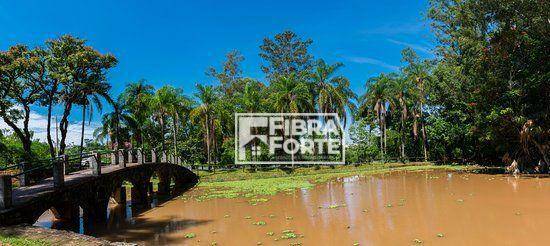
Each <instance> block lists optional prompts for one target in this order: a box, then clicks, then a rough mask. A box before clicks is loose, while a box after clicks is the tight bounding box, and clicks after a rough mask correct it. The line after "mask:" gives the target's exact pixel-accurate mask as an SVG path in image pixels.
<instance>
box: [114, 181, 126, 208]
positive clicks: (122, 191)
mask: <svg viewBox="0 0 550 246" xmlns="http://www.w3.org/2000/svg"><path fill="white" fill-rule="evenodd" d="M113 199H114V200H115V202H116V203H117V204H120V205H124V204H126V187H124V186H122V185H119V186H117V187H116V188H115V189H114V191H113Z"/></svg>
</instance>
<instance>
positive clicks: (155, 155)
mask: <svg viewBox="0 0 550 246" xmlns="http://www.w3.org/2000/svg"><path fill="white" fill-rule="evenodd" d="M151 162H152V163H157V153H156V152H155V150H151Z"/></svg>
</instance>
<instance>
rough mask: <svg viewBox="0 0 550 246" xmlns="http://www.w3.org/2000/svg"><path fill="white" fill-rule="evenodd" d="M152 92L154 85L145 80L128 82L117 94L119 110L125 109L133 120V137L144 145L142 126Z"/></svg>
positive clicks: (145, 118)
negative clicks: (118, 94)
mask: <svg viewBox="0 0 550 246" xmlns="http://www.w3.org/2000/svg"><path fill="white" fill-rule="evenodd" d="M153 94H154V87H153V86H152V85H149V84H147V82H146V81H145V80H140V81H137V82H133V83H130V84H128V85H127V86H126V88H124V91H123V92H122V93H121V94H120V96H119V101H120V104H121V105H120V106H121V108H120V110H121V111H120V112H121V113H122V111H127V112H128V113H129V114H130V115H131V117H133V118H134V121H135V123H136V124H135V125H134V126H135V127H134V128H135V129H133V132H134V139H135V140H136V142H137V144H138V145H139V146H140V147H142V148H143V147H144V134H143V132H144V127H145V125H146V121H147V120H148V119H149V111H150V110H149V108H150V105H149V100H148V99H149V98H150V97H151V95H153Z"/></svg>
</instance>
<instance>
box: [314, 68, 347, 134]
mask: <svg viewBox="0 0 550 246" xmlns="http://www.w3.org/2000/svg"><path fill="white" fill-rule="evenodd" d="M341 67H343V64H342V63H335V64H332V65H329V64H327V63H326V62H325V61H323V60H322V59H320V60H318V61H317V64H316V66H315V68H314V69H313V73H312V74H311V79H312V83H313V87H314V95H316V99H317V102H316V105H317V108H318V110H319V112H321V113H337V114H338V115H339V116H340V117H342V120H343V121H344V128H345V127H346V123H347V116H348V114H347V112H348V111H349V112H351V114H350V115H352V116H353V112H354V111H355V110H356V105H355V102H354V100H356V99H357V95H356V94H355V93H354V92H353V91H352V90H351V89H350V88H349V80H348V79H347V78H346V77H344V76H342V75H336V74H335V73H336V72H337V71H338V69H340V68H341Z"/></svg>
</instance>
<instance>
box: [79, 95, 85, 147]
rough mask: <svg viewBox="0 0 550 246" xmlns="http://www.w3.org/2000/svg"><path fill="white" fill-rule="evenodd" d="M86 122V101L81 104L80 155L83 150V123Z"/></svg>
mask: <svg viewBox="0 0 550 246" xmlns="http://www.w3.org/2000/svg"><path fill="white" fill-rule="evenodd" d="M85 124H86V103H84V104H83V105H82V128H81V131H80V155H81V156H82V152H83V151H84V127H85V126H84V125H85Z"/></svg>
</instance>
